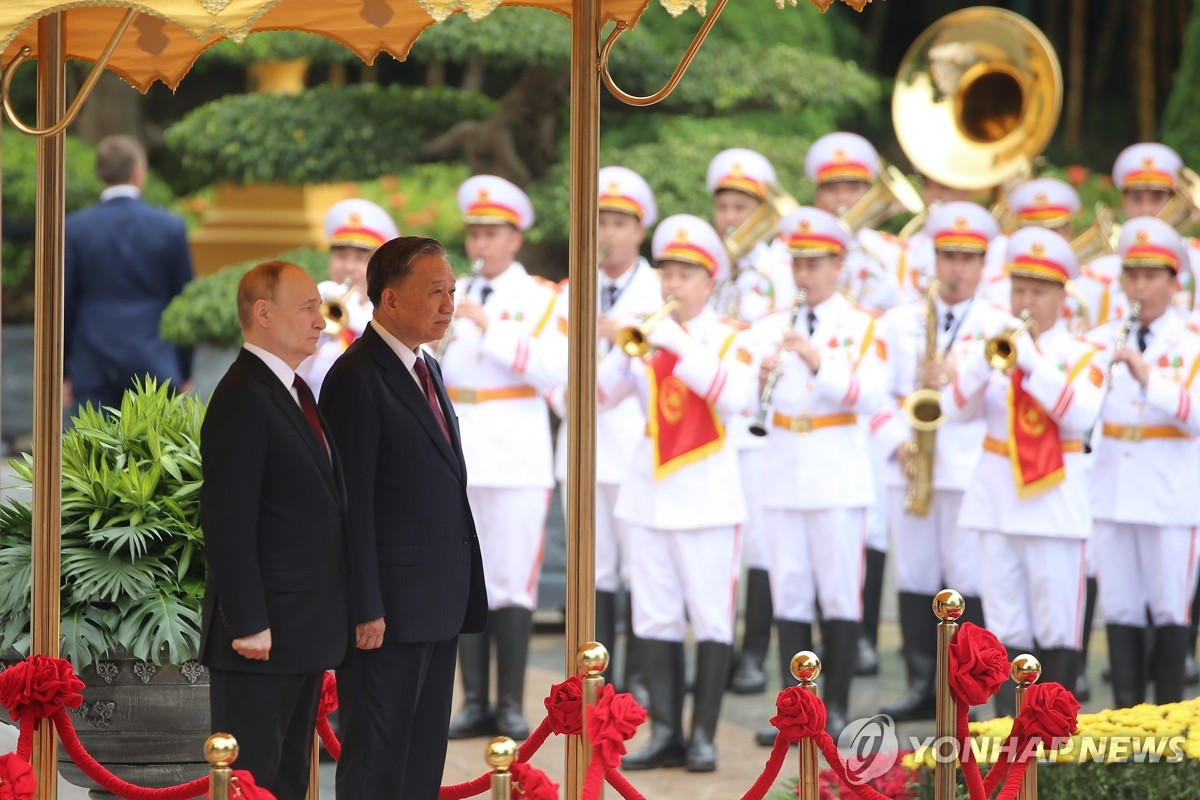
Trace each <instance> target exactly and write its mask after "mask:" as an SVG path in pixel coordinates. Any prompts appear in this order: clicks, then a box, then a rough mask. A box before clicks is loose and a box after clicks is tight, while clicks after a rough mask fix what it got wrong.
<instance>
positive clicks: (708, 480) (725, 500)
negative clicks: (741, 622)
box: [597, 214, 754, 772]
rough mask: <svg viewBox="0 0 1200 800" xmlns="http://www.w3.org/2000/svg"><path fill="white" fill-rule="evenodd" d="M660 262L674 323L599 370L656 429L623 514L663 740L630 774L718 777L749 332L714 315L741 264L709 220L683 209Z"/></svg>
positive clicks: (659, 235) (616, 398)
mask: <svg viewBox="0 0 1200 800" xmlns="http://www.w3.org/2000/svg"><path fill="white" fill-rule="evenodd" d="M652 251H653V254H654V259H655V261H656V262H657V264H658V266H659V268H660V270H661V272H662V293H663V298H664V299H666V298H673V299H674V300H675V301H676V303H677V304H678V306H677V308H676V309H675V311H674V312H673V313H672V315H670V316H667V317H666V318H663V319H661V320H659V321H657V322H656V323H652V322H651V321H648V322H646V323H644V324H645V325H646V326H647V327H648V328H649V332H648V334H647V336H648V341H649V344H650V345H652V346H653V348H654V351H653V353H652V354H651V355H649V356H648V357H647V358H646V359H644V360H643V359H638V358H630V357H629V355H627V354H626V353H625V352H624V351H623V350H622V349H621V348H613V350H612V351H610V352H609V354H608V355H607V356H606V357H605V359H604V361H603V362H601V365H600V367H599V372H598V376H597V391H598V401H599V403H600V405H601V406H605V407H608V406H612V405H614V404H616V403H619V402H621V401H622V400H624V399H625V398H626V397H628V396H630V395H636V396H637V398H638V400H639V402H640V403H641V404H642V407H643V408H644V409H645V410H646V415H647V426H646V428H647V429H646V433H647V435H646V436H645V437H644V439H643V440H642V442H641V443H640V444H639V446H638V449H637V452H636V454H635V456H634V460H633V464H632V466H631V467H630V470H629V477H628V479H627V480H626V481H625V482H624V483H623V484H622V485H621V491H620V495H619V497H618V499H617V517H618V518H620V519H622V520H624V521H625V522H626V523H627V524H628V525H629V528H630V530H629V541H630V549H631V550H632V551H633V552H635V553H636V554H637V557H636V558H634V559H632V563H631V565H630V578H631V581H632V587H631V594H632V598H633V627H634V631H635V632H636V633H637V635H638V637H639V640H640V641H639V644H638V647H639V654H640V657H641V658H642V659H644V663H645V664H646V665H647V670H646V675H645V679H646V684H647V688H648V689H649V692H650V709H649V711H650V721H651V738H650V741H649V743H647V744H646V745H645V746H644V747H642V749H640V750H638V751H637V752H636V753H632V754H630V755H628V756H626V757H625V759H624V761H623V762H622V763H623V766H624V767H625V769H653V768H657V767H669V766H685V767H686V768H687V769H688V770H689V771H693V772H710V771H712V770H714V769H716V747H715V745H714V735H715V732H716V727H717V719H718V717H719V714H720V710H721V699H722V697H723V695H724V692H725V684H726V681H727V680H728V677H729V665H730V659H731V654H732V642H733V617H734V604H735V597H736V586H737V573H738V566H739V558H740V554H739V547H740V545H739V540H738V525H740V524H741V523H742V522H743V521H744V520H745V516H746V510H745V505H744V503H743V502H742V496H741V492H739V491H737V487H738V486H739V477H738V460H737V453H736V451H735V450H734V449H733V448H732V447H730V446H728V443H727V442H726V441H725V429H724V420H725V419H728V417H729V416H730V415H732V414H735V413H737V412H738V411H740V410H741V409H742V408H744V407H745V406H746V405H747V404H748V403H749V402H750V399H751V395H752V394H753V390H754V373H753V366H752V364H751V361H752V359H751V355H750V353H749V351H748V350H746V349H745V348H744V347H743V346H742V345H741V344H740V343H739V341H738V334H739V331H740V328H741V326H739V325H736V324H734V323H732V322H730V321H727V320H724V319H722V318H721V317H719V316H718V315H717V314H716V312H715V311H713V310H712V309H711V308H709V307H708V302H709V298H710V296H711V294H712V292H713V289H714V287H715V286H716V284H717V283H718V282H719V281H720V280H721V279H722V278H724V277H725V276H726V275H727V274H728V270H729V262H728V259H727V258H726V255H725V249H724V246H723V243H722V241H721V237H719V236H718V235H717V233H716V231H714V230H713V229H712V227H710V226H709V224H708V223H706V222H704V221H703V220H701V219H699V218H698V217H693V216H690V215H686V214H682V215H677V216H673V217H669V218H667V219H666V220H664V221H663V222H662V223H661V224H660V225H659V226H658V229H657V230H656V231H655V232H654V239H653V242H652ZM689 620H690V622H691V627H692V635H693V637H694V638H695V640H696V642H697V645H696V677H695V683H694V689H693V691H692V698H693V709H692V728H691V736H690V738H689V739H688V740H687V741H686V742H685V739H684V735H683V718H682V715H683V697H684V647H683V641H684V638H685V635H686V633H687V626H688V621H689Z"/></svg>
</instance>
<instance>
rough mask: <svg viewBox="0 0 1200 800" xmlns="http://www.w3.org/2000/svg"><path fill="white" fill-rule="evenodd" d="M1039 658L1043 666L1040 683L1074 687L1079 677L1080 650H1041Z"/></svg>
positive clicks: (1068, 687) (1059, 648) (1056, 648)
mask: <svg viewBox="0 0 1200 800" xmlns="http://www.w3.org/2000/svg"><path fill="white" fill-rule="evenodd" d="M1037 657H1038V661H1039V662H1040V663H1041V665H1042V676H1041V677H1040V678H1038V683H1057V684H1059V685H1061V686H1063V687H1064V688H1066V689H1070V688H1071V687H1072V685H1073V684H1074V683H1075V679H1076V678H1077V677H1078V676H1079V651H1078V650H1071V649H1068V648H1066V647H1055V648H1051V649H1046V650H1039V651H1038V653H1037ZM1014 685H1015V684H1014ZM1076 699H1078V698H1076Z"/></svg>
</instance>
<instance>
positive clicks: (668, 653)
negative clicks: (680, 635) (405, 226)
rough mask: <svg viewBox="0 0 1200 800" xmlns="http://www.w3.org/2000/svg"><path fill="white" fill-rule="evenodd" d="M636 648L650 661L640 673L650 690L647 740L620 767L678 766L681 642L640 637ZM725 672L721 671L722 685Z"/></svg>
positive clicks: (682, 755) (683, 753) (681, 749)
mask: <svg viewBox="0 0 1200 800" xmlns="http://www.w3.org/2000/svg"><path fill="white" fill-rule="evenodd" d="M638 649H639V651H640V652H639V655H640V656H641V657H643V658H645V659H646V663H649V664H653V665H654V669H651V670H647V671H646V672H645V673H644V675H643V678H644V680H645V683H646V688H647V689H648V690H649V692H650V705H649V706H648V707H647V711H649V716H650V741H649V742H647V743H646V744H645V745H644V746H643V747H642V748H641V749H640V750H638V751H637V752H636V753H630V754H629V755H627V756H625V757H624V758H623V759H621V768H622V769H657V768H659V767H682V766H683V765H684V762H685V760H686V758H687V745H685V744H684V741H683V681H684V674H683V642H668V641H664V640H662V639H641V640H639V641H638ZM725 674H727V673H723V674H722V675H721V683H722V686H723V685H724V682H725Z"/></svg>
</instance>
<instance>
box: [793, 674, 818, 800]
mask: <svg viewBox="0 0 1200 800" xmlns="http://www.w3.org/2000/svg"><path fill="white" fill-rule="evenodd" d="M791 669H792V677H794V678H795V679H796V680H798V681H800V688H801V689H803V690H804V691H806V692H810V693H811V694H816V693H817V677H818V676H819V675H820V674H821V659H819V658H817V654H816V653H814V652H812V651H811V650H801V651H800V652H799V653H796V655H794V656H792V665H791ZM819 774H820V772H819V771H818V770H817V743H816V742H814V741H813V740H812V739H805V740H804V741H802V742H800V783H799V785H798V786H797V787H796V796H797V797H798V798H800V800H817V798H818V797H820V790H819V788H818V786H817V776H818V775H819Z"/></svg>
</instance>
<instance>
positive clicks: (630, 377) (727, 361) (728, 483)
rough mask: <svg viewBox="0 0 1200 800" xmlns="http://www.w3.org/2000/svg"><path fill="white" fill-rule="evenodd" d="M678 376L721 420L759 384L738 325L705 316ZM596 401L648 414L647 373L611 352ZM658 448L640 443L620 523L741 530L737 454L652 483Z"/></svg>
mask: <svg viewBox="0 0 1200 800" xmlns="http://www.w3.org/2000/svg"><path fill="white" fill-rule="evenodd" d="M685 330H686V331H687V335H688V336H687V338H688V339H689V341H688V342H686V344H685V346H682V347H681V348H680V350H679V351H678V352H676V355H678V356H679V362H678V363H677V364H676V365H675V370H674V375H675V377H677V378H679V379H680V380H681V381H682V382H683V383H684V384H685V385H686V386H687V387H688V388H689V389H691V390H692V391H693V392H695V393H696V394H698V395H700V396H701V397H703V398H704V399H705V400H706V401H707V402H708V403H709V405H711V406H712V407H713V408H714V409H716V412H717V415H718V417H720V419H721V420H722V421H724V420H727V419H728V418H729V416H730V415H731V414H734V413H736V412H737V411H740V410H741V409H742V408H744V407H745V406H746V405H747V403H748V402H749V397H750V396H751V395H752V394H753V392H754V390H755V388H756V385H757V381H756V380H755V371H754V365H753V363H752V362H753V359H752V357H751V354H750V352H749V350H747V349H746V347H745V345H744V343H743V342H742V340H741V336H742V335H743V333H742V330H741V326H740V325H738V324H737V323H735V322H733V321H732V320H727V319H723V318H721V317H719V316H717V314H716V312H714V311H712V310H711V309H705V310H704V311H702V312H701V313H700V314H699V315H697V316H696V317H695V318H694V319H691V320H689V321H688V323H687V325H686V326H685ZM596 384H597V385H596V389H597V392H596V393H597V402H598V404H599V406H600V407H601V408H610V407H612V406H614V405H616V404H618V403H620V402H622V401H623V400H624V399H625V398H626V397H629V396H630V395H636V396H637V398H638V400H639V402H640V404H641V407H642V409H643V412H645V411H646V409H647V406H648V404H649V399H650V382H649V367H648V366H647V364H646V362H644V361H642V360H640V359H630V358H629V356H627V355H625V354H624V353H623V352H621V350H620V349H618V348H614V349H613V350H612V351H611V352H610V353H609V354H608V355H607V356H606V357H605V358H604V361H602V362H601V363H600V368H599V372H598V375H597V378H596ZM653 461H654V455H653V445H652V442H651V440H650V437H649V436H643V437H642V440H641V441H640V442H639V443H638V446H637V450H636V452H635V453H634V458H633V463H632V466H631V467H630V469H629V474H628V477H627V479H626V480H625V481H624V482H623V483H622V484H621V491H620V494H619V495H618V496H617V507H616V512H615V513H616V516H617V518H618V519H621V520H624V521H626V522H628V523H630V524H631V525H640V526H643V527H647V528H657V529H659V530H696V529H702V528H715V527H720V526H726V525H737V524H739V523H741V522H743V521H745V518H746V506H745V501H744V500H743V498H742V491H741V476H740V473H739V470H738V457H737V450H735V449H734V448H733V447H732V446H731V445H730V443H729V442H728V441H725V442H724V443H723V446H722V447H721V448H720V449H719V450H716V451H715V452H713V453H710V454H708V455H707V456H705V457H704V458H702V459H700V460H698V461H695V462H693V463H691V464H687V465H686V466H683V467H681V468H680V469H678V470H677V471H675V472H672V473H671V474H669V475H666V476H665V477H663V478H662V479H661V480H656V479H655V477H654V463H653Z"/></svg>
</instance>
